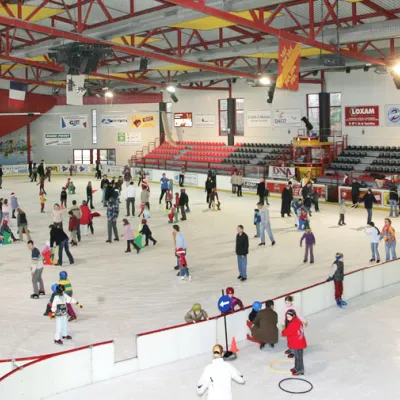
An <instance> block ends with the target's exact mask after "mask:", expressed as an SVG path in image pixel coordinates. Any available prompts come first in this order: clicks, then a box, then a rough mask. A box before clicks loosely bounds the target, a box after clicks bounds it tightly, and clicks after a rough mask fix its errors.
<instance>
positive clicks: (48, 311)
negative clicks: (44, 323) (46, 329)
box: [43, 283, 58, 317]
mask: <svg viewBox="0 0 400 400" xmlns="http://www.w3.org/2000/svg"><path fill="white" fill-rule="evenodd" d="M57 286H58V283H53V284H52V285H51V296H50V299H49V301H48V303H47V304H46V310H45V312H44V314H43V315H44V316H45V317H48V316H49V315H50V314H51V305H52V303H53V300H54V297H55V296H56V290H57Z"/></svg>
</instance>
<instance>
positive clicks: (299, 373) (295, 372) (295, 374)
mask: <svg viewBox="0 0 400 400" xmlns="http://www.w3.org/2000/svg"><path fill="white" fill-rule="evenodd" d="M292 375H294V376H299V375H304V372H297V371H293V372H292Z"/></svg>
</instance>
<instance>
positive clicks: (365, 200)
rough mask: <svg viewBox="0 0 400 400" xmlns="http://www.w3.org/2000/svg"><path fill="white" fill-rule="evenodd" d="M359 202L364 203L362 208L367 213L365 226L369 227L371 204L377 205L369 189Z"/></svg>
mask: <svg viewBox="0 0 400 400" xmlns="http://www.w3.org/2000/svg"><path fill="white" fill-rule="evenodd" d="M360 202H363V203H364V207H365V209H366V210H367V213H368V219H367V225H369V224H370V223H371V221H372V206H373V204H374V203H375V204H376V203H377V201H376V198H375V196H374V195H373V193H372V190H371V189H368V190H367V193H366V194H365V195H364V197H363V198H362V199H361V200H360Z"/></svg>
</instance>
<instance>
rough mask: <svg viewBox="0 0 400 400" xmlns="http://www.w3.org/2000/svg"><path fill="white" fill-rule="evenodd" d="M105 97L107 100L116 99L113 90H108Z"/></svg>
mask: <svg viewBox="0 0 400 400" xmlns="http://www.w3.org/2000/svg"><path fill="white" fill-rule="evenodd" d="M104 96H105V97H107V98H109V99H112V98H113V97H114V93H113V92H112V91H111V90H107V91H106V92H105V93H104Z"/></svg>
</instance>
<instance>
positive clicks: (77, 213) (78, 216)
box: [69, 200, 82, 242]
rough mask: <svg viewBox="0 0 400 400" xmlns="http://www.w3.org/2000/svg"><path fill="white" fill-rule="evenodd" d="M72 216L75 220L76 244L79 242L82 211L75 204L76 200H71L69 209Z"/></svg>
mask: <svg viewBox="0 0 400 400" xmlns="http://www.w3.org/2000/svg"><path fill="white" fill-rule="evenodd" d="M69 211H71V212H72V214H74V215H75V217H76V219H77V229H76V236H77V238H78V242H80V241H81V218H82V210H81V208H80V206H78V205H77V204H76V200H72V207H71V208H70V209H69Z"/></svg>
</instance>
